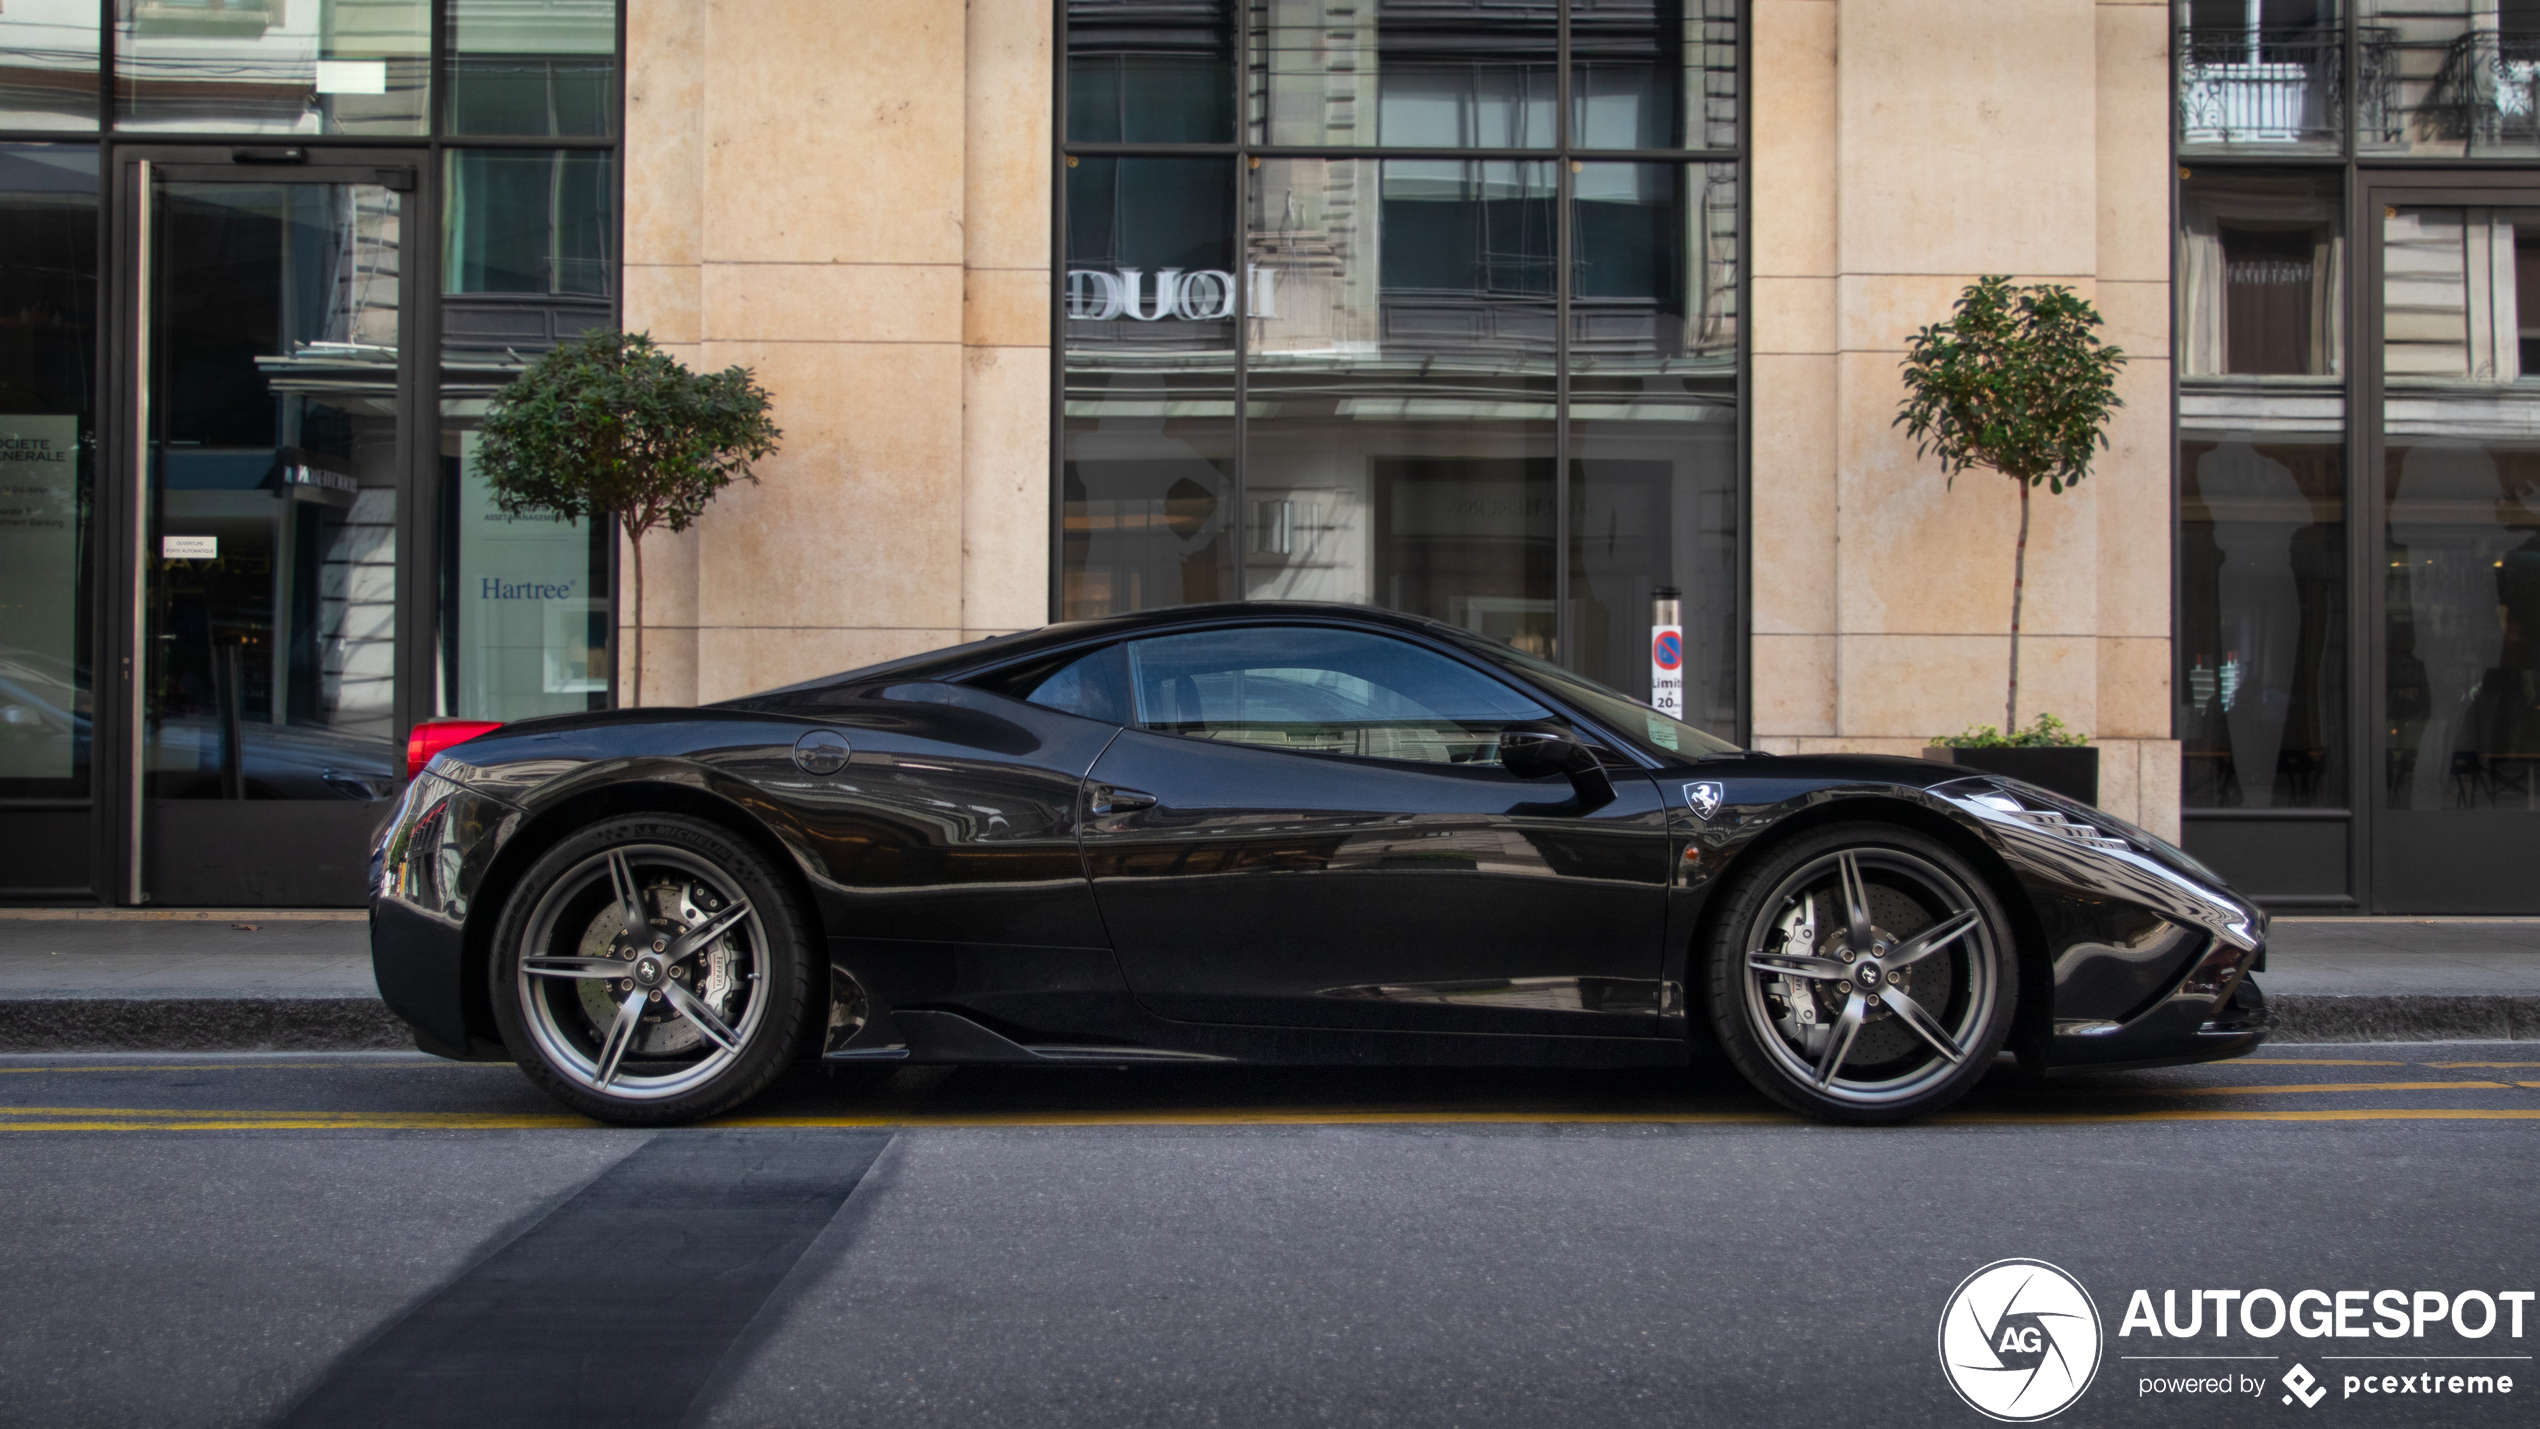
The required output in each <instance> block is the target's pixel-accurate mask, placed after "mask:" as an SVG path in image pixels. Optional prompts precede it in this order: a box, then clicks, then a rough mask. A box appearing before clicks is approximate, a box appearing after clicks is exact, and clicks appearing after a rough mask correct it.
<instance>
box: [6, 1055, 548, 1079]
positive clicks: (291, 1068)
mask: <svg viewBox="0 0 2540 1429" xmlns="http://www.w3.org/2000/svg"><path fill="white" fill-rule="evenodd" d="M310 1055H311V1056H324V1055H326V1054H324V1053H320V1052H313V1053H311V1054H310ZM443 1067H501V1068H502V1069H503V1070H505V1071H511V1070H514V1068H513V1065H512V1064H511V1063H509V1062H441V1061H439V1060H437V1059H436V1060H435V1061H431V1062H134V1063H129V1064H126V1063H120V1062H119V1063H116V1064H115V1065H113V1066H111V1067H0V1075H7V1074H11V1073H15V1074H17V1075H19V1076H26V1075H30V1074H33V1073H38V1072H274V1071H282V1072H314V1071H339V1070H340V1071H355V1072H358V1071H406V1072H419V1071H424V1070H426V1069H431V1070H435V1071H437V1070H439V1069H441V1068H443Z"/></svg>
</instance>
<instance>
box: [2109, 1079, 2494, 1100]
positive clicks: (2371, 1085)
mask: <svg viewBox="0 0 2540 1429" xmlns="http://www.w3.org/2000/svg"><path fill="white" fill-rule="evenodd" d="M2526 1085H2527V1084H2526ZM2512 1090H2513V1084H2512V1083H2510V1082H2310V1083H2307V1084H2304V1085H2300V1086H2280V1087H2128V1088H2125V1089H2123V1091H2122V1092H2121V1093H2120V1095H2126V1096H2132V1095H2135V1094H2137V1093H2141V1094H2142V1095H2145V1096H2158V1097H2228V1096H2237V1095H2239V1094H2241V1093H2243V1092H2248V1093H2259V1094H2265V1093H2302V1092H2509V1091H2512Z"/></svg>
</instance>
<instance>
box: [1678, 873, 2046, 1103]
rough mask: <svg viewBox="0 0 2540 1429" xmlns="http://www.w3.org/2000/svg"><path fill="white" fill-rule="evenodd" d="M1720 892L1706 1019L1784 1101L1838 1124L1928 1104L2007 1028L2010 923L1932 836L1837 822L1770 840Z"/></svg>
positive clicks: (2012, 993)
mask: <svg viewBox="0 0 2540 1429" xmlns="http://www.w3.org/2000/svg"><path fill="white" fill-rule="evenodd" d="M1722 896H1723V897H1724V898H1725V900H1726V903H1725V906H1724V907H1723V909H1722V912H1721V916H1720V917H1719V919H1718V920H1717V922H1716V923H1715V925H1714V927H1715V932H1714V936H1713V940H1712V947H1711V949H1710V959H1711V968H1710V971H1711V977H1710V988H1709V991H1710V1008H1711V1017H1712V1023H1713V1027H1714V1030H1715V1031H1716V1032H1717V1033H1718V1034H1719V1037H1720V1041H1721V1044H1722V1046H1723V1047H1724V1048H1725V1049H1726V1050H1727V1052H1728V1054H1729V1058H1730V1060H1731V1061H1732V1062H1734V1063H1735V1064H1736V1065H1737V1067H1738V1069H1739V1070H1740V1071H1741V1072H1743V1073H1745V1075H1746V1077H1747V1079H1748V1080H1749V1081H1752V1082H1753V1083H1755V1085H1756V1086H1757V1087H1758V1088H1760V1089H1762V1090H1763V1091H1764V1092H1765V1093H1766V1094H1767V1095H1770V1096H1772V1097H1774V1098H1775V1099H1776V1100H1779V1101H1781V1102H1782V1103H1784V1104H1785V1105H1787V1106H1790V1107H1792V1108H1794V1109H1796V1110H1799V1111H1803V1112H1806V1113H1808V1114H1810V1115H1812V1116H1820V1117H1825V1118H1828V1119H1832V1120H1840V1121H1896V1120H1901V1119H1903V1118H1906V1117H1909V1116H1914V1115H1917V1114H1919V1113H1923V1112H1927V1111H1931V1110H1934V1109H1936V1108H1938V1107H1940V1106H1942V1105H1945V1104H1947V1103H1948V1102H1950V1101H1953V1100H1955V1099H1956V1098H1957V1097H1958V1096H1959V1095H1960V1094H1961V1093H1963V1092H1964V1091H1965V1090H1966V1089H1967V1088H1968V1087H1970V1086H1972V1085H1973V1084H1974V1083H1975V1081H1976V1079H1978V1078H1979V1077H1981V1076H1983V1075H1984V1071H1985V1068H1986V1067H1987V1066H1988V1065H1990V1064H1991V1062H1992V1060H1993V1056H1994V1054H1995V1053H1996V1052H1998V1051H2000V1050H2001V1047H2002V1043H2003V1041H2004V1040H2005V1038H2007V1037H2008V1036H2009V1033H2010V1025H2011V1012H2012V1008H2013V1006H2014V1005H2015V1004H2016V1003H2017V1001H2018V992H2019V989H2018V977H2019V973H2018V964H2017V961H2016V958H2015V956H2014V950H2013V946H2012V941H2011V937H2010V931H2009V926H2008V924H2007V922H2006V921H2005V920H2004V918H2003V916H2002V911H2001V907H2000V905H1999V904H1998V903H1997V902H1996V900H1995V899H1994V897H1993V894H1992V891H1991V890H1990V889H1989V888H1988V887H1987V886H1986V884H1985V882H1984V880H1983V878H1982V877H1980V876H1979V875H1978V874H1977V873H1976V872H1975V871H1974V870H1973V869H1972V868H1970V867H1968V865H1967V864H1966V862H1965V861H1964V860H1963V859H1961V858H1959V857H1958V855H1957V854H1955V853H1953V852H1952V851H1951V850H1949V849H1948V848H1946V847H1944V846H1942V845H1941V844H1939V843H1938V842H1936V841H1934V840H1932V839H1929V838H1925V837H1924V836H1922V835H1920V834H1918V833H1914V832H1912V831H1911V830H1907V829H1903V828H1897V827H1893V826H1890V825H1884V824H1847V825H1837V826H1831V827H1828V828H1825V829H1821V830H1818V831H1816V832H1815V833H1812V834H1808V835H1805V836H1803V837H1801V838H1799V839H1797V840H1795V841H1793V842H1792V843H1790V844H1788V845H1786V846H1784V847H1782V848H1779V849H1775V850H1772V851H1770V852H1769V853H1767V854H1766V855H1765V857H1764V858H1763V859H1762V860H1761V861H1760V862H1758V863H1757V864H1756V865H1754V866H1753V867H1751V868H1748V869H1747V870H1745V871H1744V873H1743V875H1742V876H1741V877H1740V878H1739V880H1738V881H1737V882H1736V883H1735V884H1734V885H1733V886H1732V887H1730V888H1729V889H1727V890H1725V891H1724V893H1723V895H1722Z"/></svg>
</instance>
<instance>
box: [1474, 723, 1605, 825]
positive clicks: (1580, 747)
mask: <svg viewBox="0 0 2540 1429" xmlns="http://www.w3.org/2000/svg"><path fill="white" fill-rule="evenodd" d="M1499 765H1500V767H1501V768H1503V769H1505V770H1507V771H1508V772H1509V773H1511V774H1514V775H1516V776H1517V777H1518V778H1520V779H1546V778H1550V777H1551V776H1552V775H1555V774H1567V775H1569V776H1570V787H1571V789H1572V790H1573V791H1575V792H1576V793H1577V794H1578V796H1579V798H1578V803H1579V807H1578V812H1580V813H1586V812H1587V811H1589V810H1590V809H1601V808H1603V807H1604V806H1606V805H1607V804H1610V803H1613V802H1614V782H1613V781H1612V780H1610V779H1608V778H1606V777H1605V766H1604V765H1602V764H1599V763H1598V762H1597V760H1596V751H1595V750H1592V749H1590V748H1588V747H1587V746H1586V745H1584V744H1581V743H1580V742H1579V741H1578V739H1577V737H1575V736H1573V735H1570V734H1566V733H1563V732H1561V731H1559V730H1549V729H1504V730H1501V731H1500V732H1499Z"/></svg>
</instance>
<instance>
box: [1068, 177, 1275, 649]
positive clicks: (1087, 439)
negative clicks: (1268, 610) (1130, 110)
mask: <svg viewBox="0 0 2540 1429" xmlns="http://www.w3.org/2000/svg"><path fill="white" fill-rule="evenodd" d="M1234 174H1235V169H1234V164H1233V162H1232V161H1231V160H1227V159H1165V158H1154V159H1144V158H1131V159H1113V158H1103V157H1094V156H1087V157H1084V158H1082V159H1071V160H1069V168H1068V169H1067V269H1066V278H1065V288H1064V291H1063V293H1062V299H1061V300H1062V302H1063V303H1064V305H1065V314H1066V324H1065V332H1066V338H1065V345H1066V355H1065V360H1066V412H1065V419H1064V424H1063V435H1062V441H1063V442H1064V448H1065V450H1064V475H1063V498H1062V499H1063V503H1064V509H1063V513H1062V520H1063V522H1064V527H1063V529H1064V533H1065V542H1066V548H1067V549H1066V556H1067V559H1066V574H1065V586H1064V592H1063V607H1062V608H1063V609H1064V611H1065V614H1064V616H1063V618H1065V619H1070V620H1074V619H1082V618H1086V617H1090V616H1096V615H1109V614H1113V613H1116V612H1120V611H1127V610H1141V609H1147V608H1151V607H1155V606H1165V605H1183V604H1189V603H1193V602H1198V601H1210V600H1230V599H1233V598H1234V596H1235V585H1234V552H1233V543H1234V541H1235V539H1236V536H1235V533H1236V529H1237V524H1236V516H1235V504H1236V494H1235V481H1234V460H1233V458H1234V444H1235V440H1234V439H1235V422H1234V417H1235V393H1234V342H1235V323H1234V314H1235V305H1236V293H1235V282H1236V278H1235V274H1234V268H1235V245H1234V233H1233V225H1234V198H1235V195H1234Z"/></svg>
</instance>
